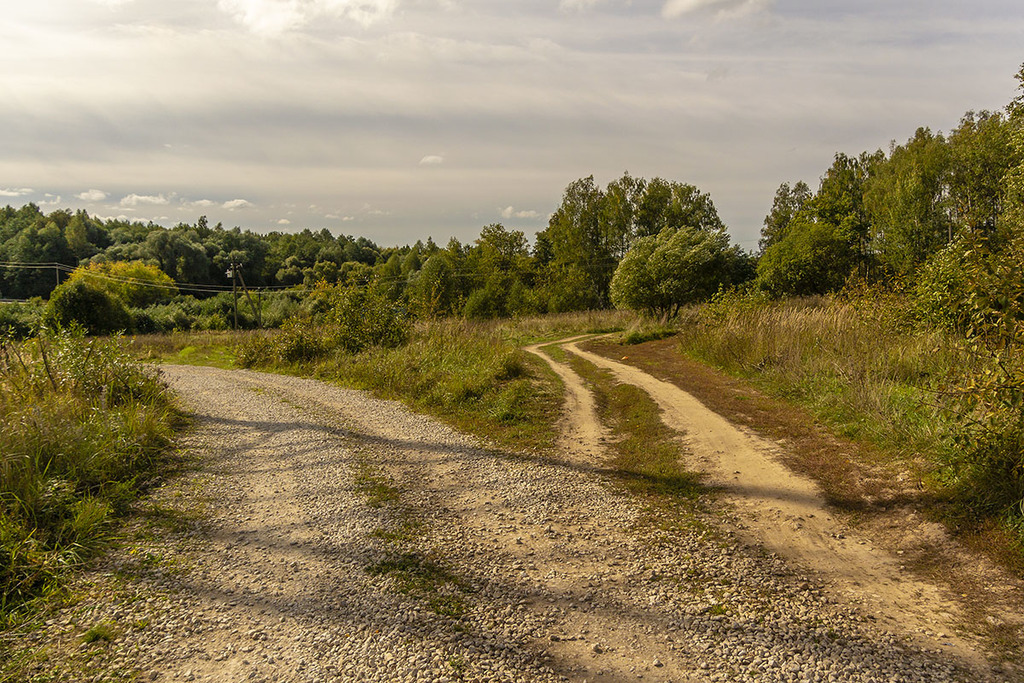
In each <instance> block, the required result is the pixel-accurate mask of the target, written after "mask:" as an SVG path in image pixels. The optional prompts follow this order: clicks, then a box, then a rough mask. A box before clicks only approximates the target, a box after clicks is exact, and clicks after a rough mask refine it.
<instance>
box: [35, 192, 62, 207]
mask: <svg viewBox="0 0 1024 683" xmlns="http://www.w3.org/2000/svg"><path fill="white" fill-rule="evenodd" d="M62 201H64V200H63V199H62V198H61V196H60V195H59V194H57V195H53V194H47V195H46V201H43V202H39V206H57V205H58V204H60V203H61V202H62Z"/></svg>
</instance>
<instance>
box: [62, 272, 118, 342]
mask: <svg viewBox="0 0 1024 683" xmlns="http://www.w3.org/2000/svg"><path fill="white" fill-rule="evenodd" d="M44 320H45V322H46V324H47V325H51V326H56V327H69V326H71V325H72V324H78V325H81V326H82V327H83V328H85V330H86V332H88V333H89V334H110V333H112V332H124V331H130V328H131V315H130V314H129V313H128V309H127V308H125V305H124V303H123V302H122V301H121V300H120V299H118V298H117V297H113V296H111V295H110V294H108V293H107V292H106V291H104V290H102V289H98V288H97V287H95V286H93V285H92V284H90V283H89V282H86V281H84V280H75V281H71V280H69V281H67V282H65V283H64V284H62V285H60V286H59V287H57V288H56V289H55V290H53V293H52V294H50V301H49V303H47V305H46V313H45V314H44Z"/></svg>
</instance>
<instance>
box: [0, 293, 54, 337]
mask: <svg viewBox="0 0 1024 683" xmlns="http://www.w3.org/2000/svg"><path fill="white" fill-rule="evenodd" d="M44 309H45V304H43V303H42V302H41V301H40V300H38V299H36V300H34V301H30V302H28V303H16V304H0V337H10V338H14V339H25V338H27V337H30V336H32V335H33V334H34V333H35V332H36V330H38V329H39V325H40V324H41V323H42V319H43V311H44Z"/></svg>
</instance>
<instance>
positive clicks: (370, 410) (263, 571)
mask: <svg viewBox="0 0 1024 683" xmlns="http://www.w3.org/2000/svg"><path fill="white" fill-rule="evenodd" d="M569 350H571V351H573V352H575V353H580V354H581V355H585V354H584V352H581V351H579V350H578V349H575V348H573V347H572V346H571V345H570V346H569ZM588 359H590V360H592V361H593V362H595V363H598V364H600V365H602V366H604V367H609V368H611V369H612V370H613V371H614V372H615V373H616V374H617V375H619V376H620V378H621V379H622V380H623V381H630V382H635V383H637V384H638V385H639V386H642V387H643V388H644V389H646V390H648V391H650V392H651V394H652V396H654V397H655V399H656V400H657V401H659V403H661V404H662V406H663V408H664V409H665V417H666V420H667V421H668V422H669V424H670V425H673V426H675V427H677V428H683V429H685V430H686V434H687V435H686V438H687V440H688V445H689V446H690V449H691V450H692V451H693V452H694V453H695V454H697V456H698V458H699V463H701V464H703V465H705V466H706V467H707V469H708V470H709V471H711V472H713V473H716V474H715V475H714V476H716V477H718V478H719V479H720V480H721V481H722V483H723V484H725V485H727V486H728V487H730V491H731V493H730V501H732V502H731V503H730V506H729V507H730V508H732V511H729V510H727V511H726V512H723V513H721V514H720V515H712V516H711V517H708V518H707V519H703V520H693V521H692V522H691V523H687V524H683V525H680V524H675V525H674V526H671V527H670V528H667V530H666V527H667V520H665V519H663V518H660V517H659V516H658V515H656V514H653V515H652V514H651V513H650V512H649V511H647V510H645V509H644V508H643V507H642V506H641V505H640V504H638V502H637V501H636V500H634V499H633V498H632V497H630V495H629V494H627V493H625V492H623V490H622V489H621V488H620V487H619V486H617V485H616V483H615V480H614V477H612V476H610V475H609V473H608V472H607V471H606V470H604V468H603V465H602V453H603V450H602V449H603V439H604V435H603V431H602V430H601V428H600V425H597V424H590V425H586V424H585V423H586V422H587V421H588V420H589V419H590V418H588V417H587V415H588V414H589V415H592V414H593V413H592V408H589V407H588V406H587V390H586V387H585V386H584V385H583V384H582V383H580V382H574V381H573V380H572V376H571V375H570V374H567V373H566V372H565V371H566V368H564V367H561V368H560V372H561V373H562V374H563V377H564V378H565V380H566V383H567V386H568V387H569V393H570V395H571V396H572V397H573V398H572V399H571V400H570V401H569V402H568V403H567V410H569V411H570V413H568V414H567V418H569V417H571V416H575V418H573V419H567V421H566V424H567V425H575V428H573V429H569V430H567V437H566V439H567V440H566V441H565V443H564V444H563V453H561V454H559V455H557V456H552V457H544V458H541V457H535V456H527V455H523V454H514V453H507V452H503V451H499V450H493V449H488V448H485V447H484V446H483V445H481V444H479V443H478V442H477V441H475V440H474V439H473V438H471V437H468V436H466V435H463V434H460V433H458V432H455V431H454V430H452V429H450V428H448V427H446V426H444V425H442V424H439V423H438V422H436V421H434V420H432V419H430V418H425V417H423V416H419V415H415V414H412V413H410V412H409V411H408V410H406V409H405V408H403V407H401V406H400V405H397V404H395V403H392V402H387V401H380V400H376V399H373V398H370V397H368V396H367V395H365V394H363V393H360V392H354V391H348V390H342V389H339V388H336V387H332V386H329V385H325V384H322V383H319V382H316V381H312V380H305V379H298V378H294V377H284V376H276V375H266V374H260V373H253V372H247V371H223V370H216V369H209V368H195V367H167V368H165V369H164V373H165V377H166V378H167V380H168V382H169V383H170V385H171V387H172V388H173V389H174V390H175V391H176V392H178V393H179V395H180V396H181V397H182V400H183V403H184V404H185V405H186V406H187V407H188V408H189V410H190V411H191V412H192V413H193V414H194V416H195V420H196V428H195V430H194V431H193V433H192V435H191V436H190V441H189V443H188V444H187V446H188V447H189V448H191V449H194V450H196V451H197V452H200V453H202V457H203V460H204V463H205V465H204V468H205V469H206V470H207V472H208V474H207V477H206V483H205V484H204V488H203V495H204V496H205V498H206V500H207V504H208V506H209V511H208V515H207V521H206V522H204V524H203V527H202V530H201V533H200V534H199V535H198V536H197V537H195V538H190V539H189V540H188V542H187V543H186V544H184V545H183V546H182V548H183V550H182V553H183V555H182V559H183V562H182V569H181V570H180V571H178V572H176V573H166V572H162V571H156V572H154V573H151V574H145V575H142V576H140V577H139V578H137V579H135V581H136V583H135V584H134V585H133V587H132V590H134V592H135V594H137V595H142V596H148V598H149V599H148V600H142V601H139V600H135V601H131V600H124V601H122V602H119V603H116V604H109V605H101V606H99V607H97V608H96V609H94V610H92V611H91V612H90V614H89V618H90V619H92V620H97V619H103V618H106V619H110V620H114V621H117V622H121V623H125V624H127V623H132V624H143V623H144V624H145V626H144V627H139V628H131V629H127V628H126V635H125V636H124V637H122V638H120V639H118V640H115V641H114V642H113V643H111V644H110V645H107V646H104V647H106V648H107V650H108V651H107V652H106V654H105V656H106V659H105V661H106V662H107V663H108V664H107V665H108V666H109V667H110V669H111V670H112V671H116V670H117V669H118V668H120V669H122V670H125V671H129V670H135V671H137V672H138V673H139V674H140V675H141V677H142V679H143V680H146V679H151V680H210V681H245V680H264V681H327V680H352V681H362V680H371V681H420V680H423V681H427V680H429V681H446V680H450V681H454V680H472V681H492V680H494V681H498V680H502V681H506V680H507V681H534V680H537V681H544V680H573V681H583V680H588V681H595V680H596V681H626V680H634V681H635V680H654V681H690V680H694V681H726V680H729V681H731V680H736V681H742V680H750V679H760V680H770V681H803V680H811V681H818V680H821V681H946V680H951V681H959V680H964V681H967V680H988V679H991V680H1010V678H1009V677H1008V676H1009V674H1005V673H1004V674H1001V675H996V674H994V673H991V672H987V670H986V667H985V666H984V664H983V663H982V661H981V659H980V658H979V657H978V656H976V655H975V654H974V649H973V648H972V646H971V645H970V644H969V643H967V642H965V641H960V640H957V639H953V638H951V637H950V636H951V635H953V634H952V627H951V626H946V625H944V624H942V623H938V624H933V623H932V622H931V620H932V619H934V618H935V614H936V612H935V610H936V609H937V608H938V607H937V606H938V605H939V603H937V602H934V601H935V600H939V599H940V598H936V597H934V594H933V591H932V589H931V588H929V587H928V586H919V585H915V584H911V583H909V582H907V581H905V580H904V579H903V577H902V576H901V575H900V574H899V570H898V568H894V567H893V563H892V561H891V558H886V557H883V556H881V555H880V554H879V553H877V552H872V551H871V550H870V547H869V546H862V545H860V544H859V543H858V542H857V541H856V540H855V539H853V538H849V537H847V538H846V539H841V540H840V539H836V538H834V537H833V536H832V535H831V534H835V533H837V530H836V525H835V521H834V520H832V519H831V518H830V517H829V516H828V513H827V512H825V511H824V510H823V509H821V508H820V507H819V506H820V501H819V500H818V499H817V497H816V494H815V492H814V491H813V487H808V485H807V484H806V482H801V481H800V480H797V479H796V478H793V477H792V476H791V475H789V476H787V474H786V472H784V471H782V470H779V467H780V466H778V465H775V464H773V462H774V461H773V460H772V459H771V456H770V451H771V447H770V446H769V445H766V444H763V443H759V442H758V441H757V440H756V439H754V438H753V437H751V436H749V435H746V434H743V433H741V432H738V431H736V430H735V429H734V428H732V427H731V425H729V424H728V423H727V422H725V421H723V420H720V419H718V420H716V419H715V416H714V415H713V414H711V415H707V414H704V413H701V407H700V406H699V404H696V405H694V404H693V403H694V402H692V399H690V400H689V401H688V400H687V399H686V397H685V396H682V397H681V396H679V395H678V394H676V393H675V392H673V391H671V390H670V389H668V388H666V387H660V386H658V385H657V384H656V382H657V380H653V379H652V378H650V377H648V376H646V375H643V374H642V373H639V371H636V370H635V369H631V368H626V367H625V366H620V365H619V364H613V363H611V362H610V361H606V360H604V359H601V358H599V357H589V356H588ZM555 365H556V366H557V364H555ZM675 391H676V392H678V391H679V390H678V389H676V390H675ZM581 416H582V417H581ZM730 430H731V431H730ZM733 458H740V460H733ZM736 462H739V463H740V464H734V463H736ZM368 481H369V484H368ZM374 485H376V486H378V489H379V490H378V489H375V488H374ZM368 491H369V493H368ZM374 491H377V493H381V492H383V495H381V496H380V497H378V498H374V497H373V495H374V493H373V492H374ZM755 497H757V498H755ZM745 501H746V502H745ZM751 501H753V502H751ZM811 515H813V517H812V516H811ZM801 518H802V519H801ZM744 527H745V528H746V530H741V531H739V533H738V534H737V533H734V531H735V530H736V529H743V528H744ZM780 529H781V531H780ZM790 551H791V552H790ZM816 557H821V558H826V559H824V560H822V561H820V562H816V561H815V558H816ZM122 559H123V558H122ZM113 561H114V562H119V561H122V560H119V559H117V558H114V560H113ZM879 581H881V582H882V583H883V584H884V583H885V582H888V585H887V586H885V590H884V591H883V590H882V589H881V587H880V585H877V584H878V582H879ZM869 582H873V583H869ZM858 584H859V585H858ZM123 593H124V591H123V590H122V594H123ZM851 596H853V597H854V598H856V600H861V599H863V600H864V602H863V603H860V604H855V601H854V600H853V599H851ZM889 617H892V618H889ZM71 621H74V620H73V619H72V620H71ZM71 621H69V623H71ZM925 623H927V624H928V629H927V630H928V631H930V632H931V634H932V635H931V636H929V635H928V634H927V633H922V632H921V631H920V630H919V629H920V626H921V625H922V624H925ZM939 634H942V635H941V636H940V635H939ZM971 668H973V670H971Z"/></svg>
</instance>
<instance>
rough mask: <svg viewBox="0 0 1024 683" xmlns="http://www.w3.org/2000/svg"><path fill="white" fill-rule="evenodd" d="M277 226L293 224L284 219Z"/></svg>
mask: <svg viewBox="0 0 1024 683" xmlns="http://www.w3.org/2000/svg"><path fill="white" fill-rule="evenodd" d="M277 224H278V225H291V224H292V222H291V221H290V220H288V219H287V218H282V219H281V220H279V221H278V222H277Z"/></svg>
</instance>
